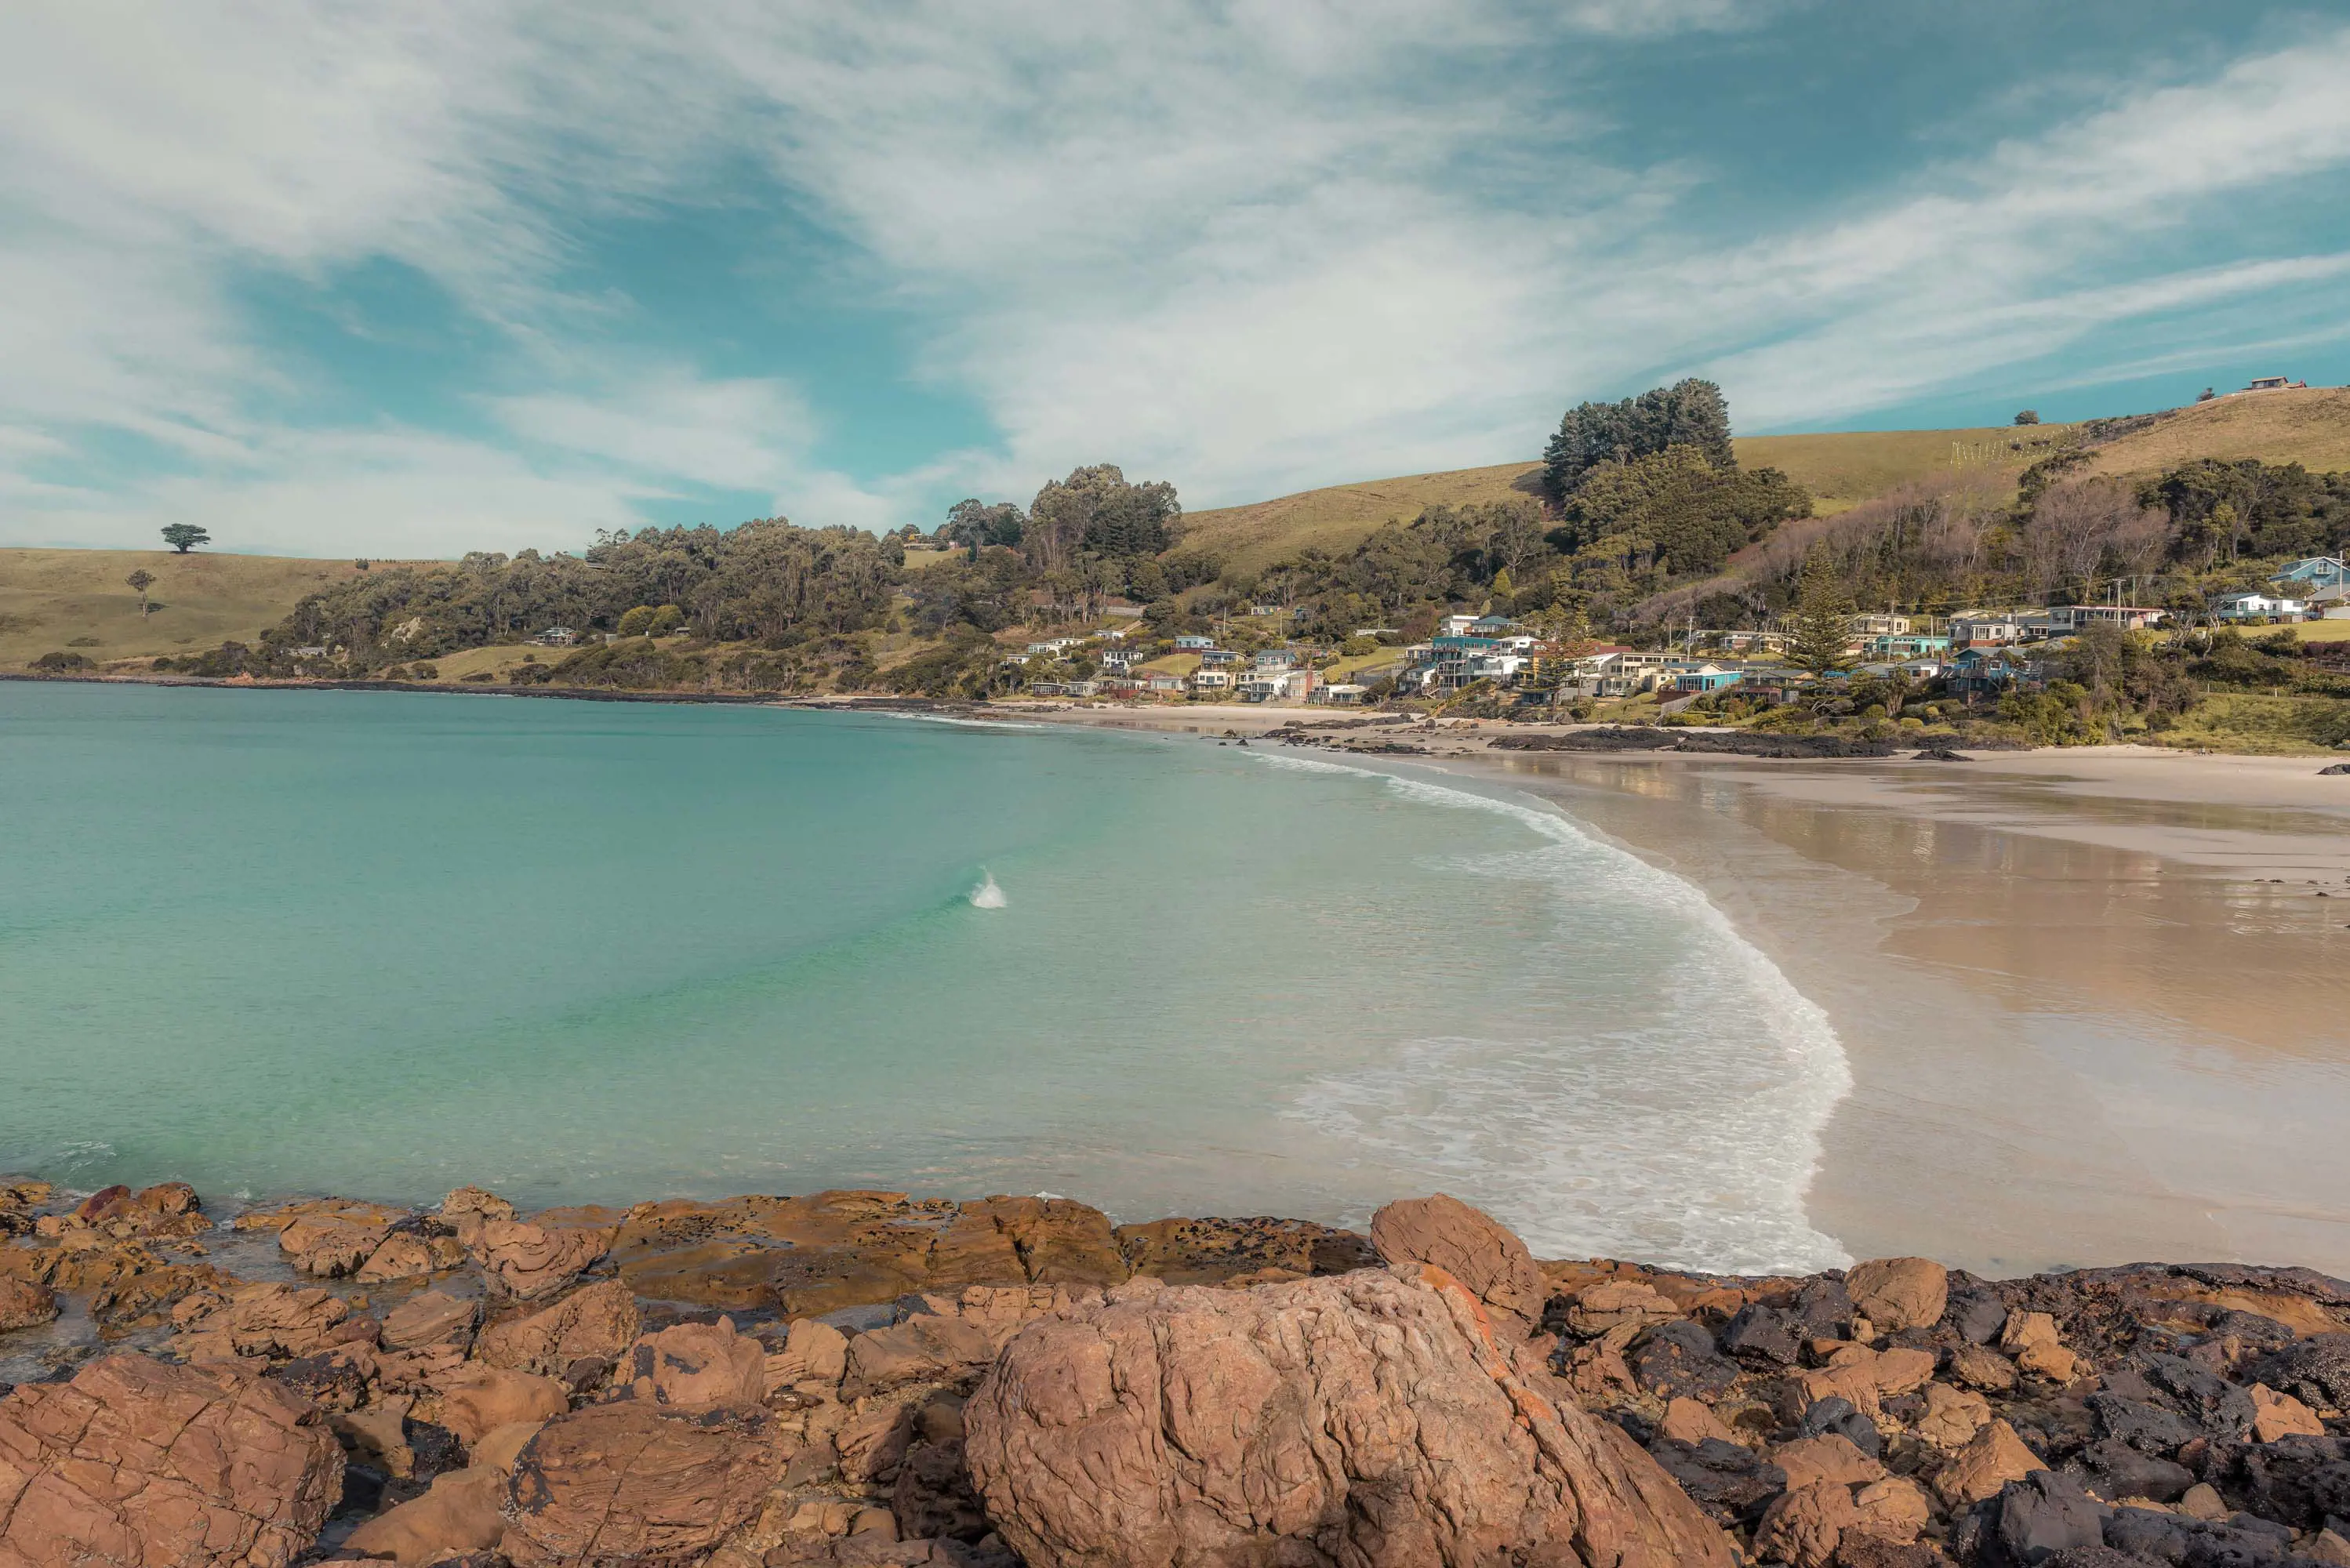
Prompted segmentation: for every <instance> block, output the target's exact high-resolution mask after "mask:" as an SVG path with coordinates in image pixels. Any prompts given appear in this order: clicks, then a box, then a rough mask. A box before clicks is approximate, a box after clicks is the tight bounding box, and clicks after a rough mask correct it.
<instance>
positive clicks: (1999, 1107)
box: [1005, 706, 2350, 1275]
mask: <svg viewBox="0 0 2350 1568" xmlns="http://www.w3.org/2000/svg"><path fill="white" fill-rule="evenodd" d="M1005 716H1006V717H1007V718H1010V717H1018V718H1023V719H1028V720H1032V721H1033V720H1044V721H1046V722H1080V723H1087V724H1092V725H1098V726H1103V727H1111V728H1131V729H1139V730H1150V731H1159V732H1177V733H1184V732H1197V733H1199V734H1201V736H1202V737H1203V739H1205V738H1223V737H1224V736H1225V735H1226V734H1227V733H1228V732H1237V733H1238V734H1240V735H1243V736H1246V735H1253V734H1261V733H1262V732H1265V731H1268V730H1273V729H1276V728H1283V727H1286V726H1289V725H1294V724H1297V723H1301V722H1302V723H1305V724H1309V725H1315V726H1322V725H1334V724H1347V725H1353V724H1359V723H1360V722H1361V720H1360V719H1359V717H1355V716H1339V715H1334V714H1332V713H1331V712H1330V711H1327V710H1307V709H1288V710H1277V709H1269V708H1248V709H1242V708H1237V707H1227V706H1219V707H1217V708H1215V709H1213V710H1210V711H1203V710H1201V709H1198V708H1166V709H1157V710H1153V709H1076V708H1070V709H1065V710H1059V711H1039V710H1029V711H1018V712H1016V713H1015V712H1009V711H1008V712H1006V714H1005ZM1512 728H1513V729H1515V728H1517V727H1515V726H1513V727H1512ZM1501 732H1503V726H1502V725H1500V724H1498V723H1483V724H1471V723H1466V722H1464V723H1460V724H1451V725H1440V726H1438V727H1436V728H1435V729H1433V730H1430V729H1429V728H1426V727H1423V726H1417V725H1415V726H1412V727H1410V728H1409V729H1406V727H1405V726H1401V725H1396V726H1393V727H1391V728H1389V727H1382V728H1381V729H1379V730H1378V731H1375V732H1373V733H1378V734H1382V735H1386V734H1392V735H1394V736H1395V737H1396V738H1397V739H1398V740H1399V741H1402V742H1408V743H1409V744H1411V745H1414V746H1418V747H1423V748H1425V754H1424V755H1411V756H1395V755H1382V756H1367V757H1364V758H1363V759H1361V761H1362V763H1363V765H1365V766H1373V767H1396V768H1403V769H1420V768H1435V769H1440V770H1442V771H1445V772H1447V773H1451V774H1454V775H1455V776H1456V777H1459V778H1461V780H1463V781H1464V782H1471V783H1474V784H1477V785H1478V786H1479V787H1486V788H1491V787H1492V786H1494V785H1496V784H1500V785H1506V786H1508V787H1511V788H1513V789H1516V790H1519V791H1523V792H1524V793H1525V794H1532V795H1535V796H1538V797H1541V798H1544V799H1546V800H1549V801H1551V802H1553V803H1554V804H1555V805H1558V806H1559V807H1560V808H1561V809H1563V810H1564V811H1565V812H1566V813H1567V814H1568V815H1570V816H1572V817H1573V818H1575V820H1577V821H1578V822H1580V823H1582V824H1584V825H1585V826H1587V827H1590V828H1592V829H1594V830H1596V831H1598V832H1600V833H1603V834H1605V835H1607V836H1609V837H1610V838H1612V839H1614V840H1615V841H1617V843H1619V844H1621V845H1623V846H1626V847H1627V848H1630V849H1632V850H1634V851H1636V852H1637V853H1638V854H1640V855H1642V856H1643V857H1647V858H1648V859H1650V860H1651V861H1653V862H1654V863H1656V864H1659V865H1661V866H1663V867H1667V868H1669V869H1670V870H1672V871H1674V872H1676V873H1678V874H1679V875H1681V876H1683V877H1688V878H1690V879H1691V880H1692V881H1694V882H1696V883H1697V884H1698V885H1699V886H1700V887H1701V888H1704V889H1705V891H1706V892H1707V894H1708V896H1709V897H1710V898H1712V899H1713V901H1714V902H1715V903H1716V905H1717V906H1718V907H1720V908H1721V909H1722V910H1723V911H1724V912H1725V913H1726V914H1728V915H1729V916H1730V917H1731V919H1732V920H1734V921H1735V922H1736V923H1737V925H1738V926H1739V928H1740V929H1741V930H1742V932H1743V933H1744V934H1745V935H1747V936H1748V938H1749V939H1750V940H1752V941H1754V942H1755V943H1756V945H1758V946H1759V947H1761V948H1762V949H1763V951H1764V952H1765V953H1767V954H1768V955H1769V956H1770V957H1771V959H1772V960H1773V961H1774V962H1776V963H1777V964H1778V965H1779V966H1780V968H1781V969H1782V970H1783V971H1784V972H1785V973H1786V974H1787V976H1788V977H1789V979H1790V980H1791V981H1794V984H1795V985H1796V987H1797V988H1798V989H1799V990H1801V991H1802V992H1804V994H1805V995H1806V996H1808V997H1810V998H1812V999H1813V1000H1814V1002H1818V1003H1819V1004H1820V1005H1821V1006H1823V1007H1824V1008H1825V1009H1826V1010H1827V1012H1829V1015H1830V1017H1831V1018H1832V1019H1833V1020H1834V1022H1835V1026H1836V1030H1837V1033H1838V1035H1839V1037H1840V1039H1841V1040H1842V1042H1843V1044H1844V1047H1845V1050H1846V1054H1847V1055H1848V1057H1849V1058H1850V1062H1851V1066H1852V1071H1853V1075H1854V1079H1855V1087H1854V1090H1853V1093H1852V1094H1851V1095H1850V1096H1849V1097H1847V1098H1846V1100H1845V1101H1844V1102H1843V1104H1842V1105H1841V1106H1839V1107H1838V1110H1837V1112H1836V1114H1835V1117H1834V1119H1833V1121H1832V1122H1831V1124H1830V1126H1829V1127H1828V1128H1827V1129H1826V1132H1825V1138H1824V1143H1825V1148H1824V1154H1823V1159H1822V1163H1821V1167H1820V1168H1819V1171H1818V1174H1817V1176H1816V1178H1815V1179H1814V1183H1813V1187H1812V1190H1811V1194H1810V1207H1811V1211H1812V1212H1811V1217H1812V1220H1813V1223H1814V1224H1815V1225H1817V1226H1818V1227H1819V1228H1820V1229H1822V1230H1823V1231H1827V1232H1828V1233H1830V1234H1832V1235H1835V1237H1837V1238H1838V1239H1839V1240H1840V1241H1842V1242H1843V1243H1844V1244H1845V1246H1846V1247H1847V1248H1848V1249H1849V1250H1850V1251H1852V1252H1853V1253H1854V1254H1855V1255H1856V1256H1862V1257H1866V1256H1871V1255H1875V1254H1878V1253H1882V1252H1886V1251H1918V1250H1923V1251H1929V1252H1933V1253H1935V1254H1936V1255H1938V1256H1940V1257H1943V1258H1946V1259H1948V1260H1950V1262H1959V1263H1963V1264H1965V1265H1966V1266H1969V1267H1972V1268H1976V1269H1978V1270H1980V1271H1982V1272H1990V1273H1995V1274H2001V1275H2007V1274H2013V1273H2018V1272H2029V1271H2032V1270H2036V1269H2043V1268H2049V1267H2062V1266H2066V1265H2092V1264H2106V1263H2118V1262H2135V1261H2179V1262H2184V1261H2255V1260H2262V1259H2275V1258H2281V1257H2283V1258H2292V1259H2293V1260H2295V1261H2296V1262H2303V1263H2305V1264H2308V1265H2311V1266H2314V1267H2317V1268H2321V1269H2325V1270H2327V1271H2329V1272H2334V1273H2337V1274H2342V1273H2350V1146H2345V1145H2344V1143H2343V1142H2342V1140H2341V1139H2340V1138H2339V1137H2338V1136H2337V1134H2336V1132H2335V1130H2334V1129H2338V1128H2339V1127H2342V1126H2343V1125H2345V1118H2350V777H2343V776H2339V775H2336V776H2321V775H2320V774H2319V773H2318V769H2319V768H2320V767H2322V766H2323V765H2324V761H2323V760H2322V759H2316V758H2301V757H2231V756H2215V755H2209V754H2197V753H2173V752H2164V751H2159V750H2155V749H2151V748H2138V747H2095V748H2078V749H2071V750H2063V751H2043V752H2024V753H1981V754H1980V755H1978V756H1977V757H1976V759H1975V760H1973V761H1971V762H1967V763H1937V762H1919V761H1913V760H1910V759H1908V758H1907V757H1902V758H1893V759H1885V760H1862V761H1834V762H1778V761H1758V760H1754V759H1748V758H1739V757H1724V756H1706V755H1693V754H1683V753H1663V754H1658V753H1528V752H1512V751H1495V750H1493V749H1492V748H1491V747H1490V746H1489V745H1488V744H1487V743H1486V742H1487V741H1488V739H1489V738H1491V737H1492V736H1493V735H1495V734H1498V733H1501ZM1331 733H1332V735H1333V738H1334V739H1336V738H1342V737H1343V738H1346V739H1355V738H1357V737H1360V736H1362V735H1363V734H1364V733H1365V731H1363V730H1360V729H1352V728H1350V729H1345V730H1333V731H1331ZM1568 961H1575V955H1568Z"/></svg>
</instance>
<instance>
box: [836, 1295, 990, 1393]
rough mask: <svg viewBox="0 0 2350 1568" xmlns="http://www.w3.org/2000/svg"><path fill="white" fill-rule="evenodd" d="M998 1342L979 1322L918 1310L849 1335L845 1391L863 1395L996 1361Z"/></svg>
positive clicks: (955, 1374) (962, 1372)
mask: <svg viewBox="0 0 2350 1568" xmlns="http://www.w3.org/2000/svg"><path fill="white" fill-rule="evenodd" d="M998 1348H999V1347H998V1345H997V1342H996V1341H995V1340H994V1339H993V1337H992V1336H991V1335H990V1334H988V1332H987V1330H986V1329H984V1328H983V1327H981V1326H980V1325H979V1324H972V1323H966V1322H964V1321H963V1320H962V1319H961V1318H960V1317H941V1316H940V1315H938V1314H932V1313H922V1314H917V1315H915V1316H913V1317H910V1318H908V1319H907V1320H906V1321H905V1322H904V1323H901V1324H897V1325H896V1326H894V1327H891V1328H878V1329H872V1330H869V1331H868V1332H867V1333H864V1334H858V1335H856V1336H855V1337H854V1338H852V1339H850V1340H849V1342H848V1361H847V1375H846V1376H844V1377H843V1379H842V1381H841V1385H840V1393H841V1397H843V1398H845V1399H861V1398H863V1397H865V1396H867V1395H868V1394H874V1393H878V1392H879V1391H880V1390H882V1389H885V1388H895V1387H899V1386H903V1385H905V1384H908V1383H920V1382H925V1381H931V1380H936V1379H940V1378H949V1379H951V1378H956V1377H961V1376H964V1375H966V1374H968V1373H970V1372H973V1371H976V1370H977V1369H979V1368H980V1367H983V1366H986V1365H987V1364H988V1363H989V1362H991V1361H993V1360H994V1359H995V1355H996V1351H997V1349H998Z"/></svg>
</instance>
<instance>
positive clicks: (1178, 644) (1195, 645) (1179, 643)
mask: <svg viewBox="0 0 2350 1568" xmlns="http://www.w3.org/2000/svg"><path fill="white" fill-rule="evenodd" d="M1215 646H1216V639H1214V638H1212V637H1194V636H1192V635H1191V634H1189V633H1186V634H1185V635H1183V636H1181V637H1179V638H1177V639H1175V651H1176V652H1178V653H1201V652H1204V651H1206V650H1207V649H1211V648H1213V647H1215Z"/></svg>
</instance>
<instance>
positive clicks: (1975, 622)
mask: <svg viewBox="0 0 2350 1568" xmlns="http://www.w3.org/2000/svg"><path fill="white" fill-rule="evenodd" d="M2022 636H2023V628H2022V627H2020V626H2018V625H2016V624H2015V618H2014V617H2013V616H2012V615H2002V614H1998V613H1996V612H1986V613H1982V614H1969V615H1960V616H1952V617H1951V618H1950V646H1951V647H1952V648H2005V647H2006V646H2007V645H2008V644H2009V643H2012V642H2016V641H2019V640H2021V639H2022Z"/></svg>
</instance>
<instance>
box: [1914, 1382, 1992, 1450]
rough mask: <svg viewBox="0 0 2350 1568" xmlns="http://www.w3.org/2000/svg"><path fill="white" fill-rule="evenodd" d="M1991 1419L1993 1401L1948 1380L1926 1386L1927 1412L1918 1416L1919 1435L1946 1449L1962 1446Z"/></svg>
mask: <svg viewBox="0 0 2350 1568" xmlns="http://www.w3.org/2000/svg"><path fill="white" fill-rule="evenodd" d="M1990 1419H1991V1401H1989V1400H1988V1399H1985V1398H1984V1397H1982V1396H1981V1395H1980V1394H1970V1393H1966V1392H1964V1391H1962V1390H1960V1389H1957V1388H1953V1387H1951V1386H1950V1385H1949V1384H1947V1383H1929V1384H1927V1385H1926V1413H1925V1415H1923V1416H1921V1417H1918V1423H1917V1432H1918V1436H1919V1437H1920V1438H1924V1439H1925V1440H1926V1441H1928V1442H1929V1443H1931V1444H1933V1445H1934V1447H1936V1448H1938V1449H1945V1450H1949V1449H1962V1448H1964V1447H1966V1445H1967V1444H1969V1443H1970V1442H1972V1441H1973V1440H1974V1436H1975V1434H1976V1433H1977V1432H1980V1431H1981V1430H1982V1428H1983V1425H1984V1423H1986V1422H1987V1421H1989V1420H1990Z"/></svg>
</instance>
